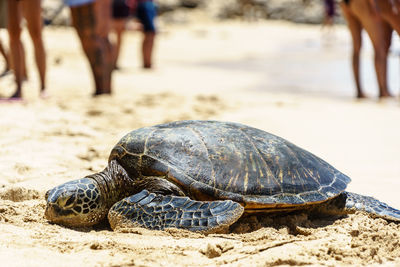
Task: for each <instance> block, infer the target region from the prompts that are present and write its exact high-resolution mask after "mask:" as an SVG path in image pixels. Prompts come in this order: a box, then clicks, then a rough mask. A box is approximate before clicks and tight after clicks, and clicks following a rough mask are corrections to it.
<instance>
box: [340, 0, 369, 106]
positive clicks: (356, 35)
mask: <svg viewBox="0 0 400 267" xmlns="http://www.w3.org/2000/svg"><path fill="white" fill-rule="evenodd" d="M340 7H341V8H342V12H343V15H344V17H345V19H346V21H347V26H348V28H349V30H350V34H351V38H352V41H353V56H352V67H353V77H354V81H355V83H356V89H357V98H364V97H365V95H364V93H363V91H362V86H361V80H360V51H361V45H362V38H361V31H362V25H361V23H360V21H359V20H358V19H357V17H356V16H355V15H354V14H353V13H352V11H351V10H350V8H349V7H348V5H347V4H345V3H343V2H341V4H340Z"/></svg>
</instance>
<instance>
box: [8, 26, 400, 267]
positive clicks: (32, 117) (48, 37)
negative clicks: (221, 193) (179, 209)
mask: <svg viewBox="0 0 400 267" xmlns="http://www.w3.org/2000/svg"><path fill="white" fill-rule="evenodd" d="M2 34H3V32H2ZM1 36H2V37H4V35H1ZM23 37H24V38H25V39H26V40H28V38H27V33H26V32H24V36H23ZM125 37H126V39H125V42H124V44H123V48H122V55H121V61H120V63H119V65H120V68H121V70H120V71H118V72H116V73H115V75H114V77H113V79H114V94H113V96H111V97H109V96H101V97H97V98H94V99H93V98H91V94H92V84H91V78H90V75H89V70H88V66H87V63H86V60H85V58H84V57H83V54H82V52H81V50H80V46H79V42H78V41H77V37H76V35H75V32H74V31H73V30H72V29H68V28H46V29H45V43H46V47H47V48H48V69H49V71H48V79H47V81H48V92H49V94H50V97H49V98H48V99H39V98H38V92H39V88H38V78H37V73H36V70H35V68H34V65H33V54H32V48H31V46H30V45H29V46H28V47H27V54H28V64H29V77H30V80H29V81H28V82H27V83H25V85H24V88H23V93H24V95H25V99H26V100H25V102H24V103H1V105H0V114H1V115H0V116H1V120H0V142H1V147H2V149H1V150H0V155H1V164H0V173H1V177H0V239H1V240H2V241H0V261H1V262H2V263H3V264H5V266H54V265H56V266H72V265H85V266H135V265H139V266H153V265H155V266H159V265H161V266H182V265H184V266H210V265H224V264H226V265H229V266H239V265H247V266H265V265H271V266H277V265H330V266H333V265H369V264H372V265H379V264H382V265H385V266H397V265H399V264H400V241H399V240H400V225H399V224H395V223H391V222H387V221H385V220H382V219H373V218H369V217H368V216H367V215H365V214H363V213H357V214H353V215H349V216H348V217H345V218H335V217H324V218H318V217H313V216H308V215H306V214H296V215H290V216H281V217H276V218H271V217H269V216H260V217H254V216H253V217H248V218H244V219H242V220H240V221H239V222H238V223H237V224H235V225H234V226H233V227H232V228H231V233H226V234H217V235H208V236H204V235H202V234H196V233H190V232H186V231H179V230H173V229H172V230H168V231H148V230H144V229H133V230H132V231H129V232H128V233H125V232H112V231H111V230H110V229H109V228H108V227H107V226H101V227H95V228H91V229H67V228H64V227H61V226H58V225H52V224H49V223H48V222H47V221H46V220H45V219H44V218H43V212H44V208H45V201H44V193H45V191H46V190H47V189H50V188H52V187H53V186H55V185H58V184H60V183H63V182H65V181H68V180H71V179H76V178H80V177H82V176H84V175H87V174H90V173H93V172H97V171H100V170H102V169H103V168H104V167H105V164H106V161H107V157H108V154H109V152H110V150H111V148H112V147H113V146H114V144H115V143H116V142H117V141H118V140H119V139H120V138H121V137H122V136H123V135H124V134H126V133H127V132H128V131H130V130H133V129H136V128H138V127H143V126H148V125H152V124H156V123H163V122H168V121H174V120H183V119H216V120H228V121H235V122H240V123H244V124H247V125H251V126H254V127H257V128H260V129H263V130H266V131H268V132H271V133H274V134H277V135H279V136H282V137H284V138H286V139H288V140H290V141H292V142H293V143H295V144H297V145H299V146H300V147H303V148H305V149H307V150H309V151H311V152H313V153H314V154H316V155H318V156H320V157H322V158H323V159H325V160H326V161H328V162H330V163H331V164H332V165H333V166H335V167H337V168H338V169H339V170H341V171H342V172H344V173H346V174H347V175H349V176H350V177H351V178H352V183H351V184H350V186H349V190H350V191H354V192H357V193H362V194H366V195H373V196H375V197H376V198H378V199H380V200H382V201H384V202H387V203H388V204H390V205H392V206H394V207H398V208H399V207H400V198H399V196H398V191H399V188H400V164H398V162H399V160H398V151H399V148H400V138H399V136H400V126H399V124H398V123H397V121H398V118H399V117H400V104H399V102H398V100H395V99H388V100H383V101H379V100H377V99H376V92H377V88H376V84H375V79H374V77H373V75H371V74H372V73H373V72H371V70H370V69H369V68H370V67H371V66H372V55H371V50H370V49H369V48H368V46H367V49H366V50H365V52H364V54H363V60H364V61H365V63H364V65H363V66H364V68H365V70H364V72H365V74H364V76H363V79H365V82H364V84H365V87H366V90H367V93H368V94H369V96H370V98H369V99H367V100H363V101H357V100H354V99H353V98H352V96H353V94H354V92H353V90H354V89H353V84H352V79H351V76H350V62H349V56H350V55H349V52H350V40H349V36H348V33H347V32H346V30H345V28H341V27H338V28H337V30H336V32H335V37H334V38H333V39H332V40H331V41H329V42H328V43H326V42H324V41H323V39H322V38H321V32H320V28H319V27H318V26H304V25H294V24H289V23H283V22H260V23H255V24H247V23H239V22H229V23H219V24H215V23H205V24H192V25H190V26H186V27H179V26H174V27H171V26H164V27H162V28H161V33H160V35H159V39H158V42H157V47H156V55H155V58H156V67H155V69H154V70H153V71H145V70H142V69H141V68H140V54H139V51H140V35H139V34H138V33H135V32H130V33H127V34H126V36H125ZM25 43H30V42H29V41H27V42H25ZM397 62H398V59H397V58H396V57H394V56H392V57H391V62H390V66H391V78H390V84H391V88H392V92H393V93H395V94H396V95H398V87H399V86H398V84H399V82H398V77H397V76H396V77H394V76H395V75H393V73H398V65H397ZM396 71H397V72H396ZM12 89H13V83H12V81H11V77H6V78H4V79H1V80H0V94H1V95H2V96H6V95H9V94H10V93H11V92H12Z"/></svg>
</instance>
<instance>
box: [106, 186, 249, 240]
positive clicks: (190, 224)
mask: <svg viewBox="0 0 400 267" xmlns="http://www.w3.org/2000/svg"><path fill="white" fill-rule="evenodd" d="M243 210H244V209H243V207H242V206H241V205H240V204H239V203H236V202H233V201H231V200H224V201H211V202H208V201H196V200H192V199H190V198H188V197H178V196H170V195H169V196H164V195H160V194H154V193H150V192H148V191H147V190H143V191H141V192H140V193H138V194H135V195H132V196H130V197H127V198H124V199H123V200H121V201H119V202H117V203H115V204H114V206H112V207H111V209H110V211H109V213H108V220H109V222H110V225H111V228H112V229H115V228H130V227H145V228H148V229H155V230H163V229H165V228H181V229H187V230H190V231H198V232H204V233H213V232H218V231H220V230H222V229H225V228H227V227H228V226H229V225H231V224H233V223H234V222H235V221H237V220H238V219H239V218H240V216H241V215H242V213H243Z"/></svg>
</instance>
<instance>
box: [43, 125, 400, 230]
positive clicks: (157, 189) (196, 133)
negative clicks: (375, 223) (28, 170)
mask: <svg viewBox="0 0 400 267" xmlns="http://www.w3.org/2000/svg"><path fill="white" fill-rule="evenodd" d="M349 182H350V178H349V177H347V176H346V175H345V174H343V173H341V172H340V171H338V170H336V169H335V168H334V167H332V166H331V165H329V164H328V163H327V162H325V161H323V160H322V159H320V158H318V157H316V156H315V155H313V154H311V153H309V152H307V151H306V150H304V149H301V148H299V147H297V146H295V145H294V144H292V143H290V142H288V141H286V140H284V139H282V138H280V137H278V136H275V135H273V134H270V133H267V132H264V131H262V130H259V129H255V128H252V127H249V126H245V125H242V124H237V123H230V122H218V121H178V122H172V123H167V124H161V125H156V126H152V127H145V128H141V129H138V130H135V131H132V132H130V133H128V134H127V135H125V136H124V137H123V138H122V139H121V140H120V141H119V142H118V143H117V144H116V146H115V147H114V148H113V149H112V151H111V154H110V157H109V160H108V166H107V167H106V168H105V169H104V170H103V171H101V172H99V173H95V174H92V175H89V176H86V177H84V178H82V179H78V180H74V181H70V182H67V183H64V184H62V185H59V186H57V187H55V188H53V189H51V190H49V191H48V192H47V193H46V200H47V207H46V211H45V217H46V218H47V219H48V220H49V221H51V222H54V223H58V224H62V225H65V226H69V227H75V226H90V225H94V224H97V223H98V222H100V221H101V220H103V219H104V218H105V217H106V216H107V214H108V220H109V222H110V225H111V228H112V229H115V228H118V227H122V228H126V227H145V228H148V229H165V228H168V227H175V228H184V229H188V230H192V231H201V232H208V233H210V232H216V231H220V230H221V229H226V228H227V227H228V226H229V225H231V224H233V223H234V222H235V221H237V220H238V219H239V218H240V217H241V216H242V214H243V213H255V212H287V211H293V210H299V209H304V210H308V209H310V208H311V207H313V208H315V209H317V210H318V211H321V212H326V213H330V214H348V213H354V212H355V211H356V210H362V211H365V212H367V213H369V214H372V215H373V216H378V217H383V218H386V219H389V220H394V221H400V211H399V210H396V209H394V208H391V207H389V206H388V205H386V204H384V203H382V202H379V201H378V200H376V199H374V198H372V197H367V196H362V195H358V194H355V193H350V192H346V191H345V189H346V186H347V184H348V183H349Z"/></svg>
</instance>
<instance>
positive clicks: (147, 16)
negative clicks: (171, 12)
mask: <svg viewBox="0 0 400 267" xmlns="http://www.w3.org/2000/svg"><path fill="white" fill-rule="evenodd" d="M156 15H157V10H156V6H155V5H154V3H153V2H152V1H144V2H140V3H139V5H138V7H137V17H138V19H139V20H140V22H141V23H142V25H143V32H144V33H143V42H142V58H143V67H144V68H151V67H152V54H153V47H154V39H155V36H156V28H155V24H154V20H155V17H156Z"/></svg>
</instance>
